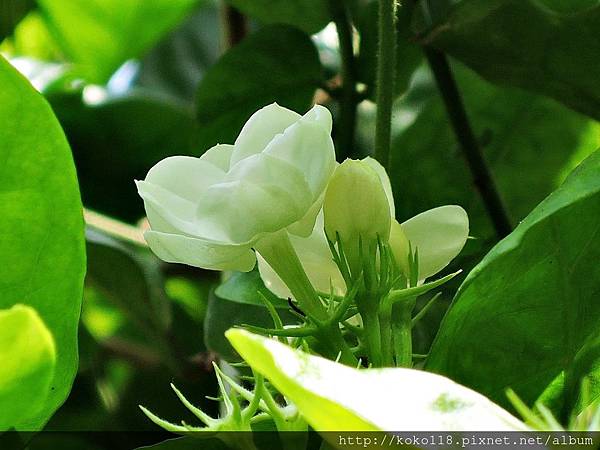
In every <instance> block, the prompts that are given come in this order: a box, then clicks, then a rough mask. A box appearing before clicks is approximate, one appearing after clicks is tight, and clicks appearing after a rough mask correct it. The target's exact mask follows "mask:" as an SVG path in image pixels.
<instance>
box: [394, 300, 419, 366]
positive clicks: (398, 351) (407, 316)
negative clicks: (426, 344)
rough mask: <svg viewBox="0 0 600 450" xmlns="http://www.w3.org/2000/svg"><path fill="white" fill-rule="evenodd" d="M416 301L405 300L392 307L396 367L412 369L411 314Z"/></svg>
mask: <svg viewBox="0 0 600 450" xmlns="http://www.w3.org/2000/svg"><path fill="white" fill-rule="evenodd" d="M415 302H416V299H415V298H412V299H410V300H405V301H402V302H399V303H397V304H395V305H394V306H393V307H392V317H393V325H392V327H393V335H394V337H393V339H394V353H395V356H396V366H397V367H408V368H410V367H412V365H413V361H412V312H413V309H414V307H415Z"/></svg>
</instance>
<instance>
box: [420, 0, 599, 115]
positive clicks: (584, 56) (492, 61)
mask: <svg viewBox="0 0 600 450" xmlns="http://www.w3.org/2000/svg"><path fill="white" fill-rule="evenodd" d="M422 5H423V7H422V8H420V11H421V15H420V16H418V17H416V22H417V23H418V25H417V28H418V29H419V32H420V39H421V41H422V42H423V43H427V44H431V45H433V46H435V47H438V48H440V49H442V50H444V51H446V52H448V53H449V54H450V55H452V56H454V57H455V58H457V59H459V60H461V61H462V62H464V63H465V64H467V65H469V66H470V67H471V68H473V69H475V70H476V71H477V72H479V73H480V74H481V75H483V76H484V77H486V78H487V79H489V80H492V81H494V82H497V83H502V84H512V85H514V86H518V87H522V88H525V89H529V90H531V91H534V92H538V93H541V94H544V95H548V96H550V97H553V98H555V99H557V100H559V101H561V102H563V103H564V104H566V105H568V106H570V107H571V108H573V109H575V110H577V111H580V112H582V113H584V114H587V115H589V116H591V117H594V118H596V119H600V84H599V83H598V79H599V78H600V58H598V54H600V38H599V37H598V29H599V28H600V4H599V3H598V2H597V1H594V0H580V1H569V2H568V3H567V2H566V1H564V0H545V1H543V2H541V1H539V0H458V1H453V2H443V6H442V7H441V8H440V7H439V3H438V2H434V1H431V0H429V1H427V2H422Z"/></svg>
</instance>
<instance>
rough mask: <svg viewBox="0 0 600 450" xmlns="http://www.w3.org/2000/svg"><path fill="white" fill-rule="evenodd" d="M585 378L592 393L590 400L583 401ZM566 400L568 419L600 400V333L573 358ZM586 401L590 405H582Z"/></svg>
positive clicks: (567, 383) (566, 379) (594, 335)
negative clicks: (573, 412)
mask: <svg viewBox="0 0 600 450" xmlns="http://www.w3.org/2000/svg"><path fill="white" fill-rule="evenodd" d="M584 377H588V381H589V383H590V391H591V392H589V393H588V394H589V396H590V398H588V399H583V398H582V396H581V395H580V394H581V385H582V381H583V379H584ZM564 398H565V405H564V409H563V415H564V416H565V417H568V416H569V415H570V414H571V412H572V411H573V410H574V409H575V408H576V411H577V412H579V411H581V410H582V409H585V408H586V407H587V406H589V405H590V404H592V403H593V402H594V401H595V400H597V399H598V398H600V332H598V331H596V332H595V333H593V334H591V335H590V337H589V338H588V339H587V341H586V342H585V343H584V345H583V346H582V347H581V350H579V352H577V354H576V355H575V357H574V358H573V363H572V364H571V366H570V367H569V369H568V370H567V371H566V376H565V394H564ZM584 400H587V402H588V403H582V401H584ZM578 401H579V404H578Z"/></svg>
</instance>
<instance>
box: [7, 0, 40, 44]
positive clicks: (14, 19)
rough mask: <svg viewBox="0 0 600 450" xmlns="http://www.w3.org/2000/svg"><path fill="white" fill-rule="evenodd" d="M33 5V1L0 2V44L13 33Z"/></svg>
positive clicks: (9, 0)
mask: <svg viewBox="0 0 600 450" xmlns="http://www.w3.org/2000/svg"><path fill="white" fill-rule="evenodd" d="M34 5H35V2H34V1H33V0H0V42H2V40H3V39H4V38H5V37H6V36H8V35H10V34H11V33H12V32H13V29H14V27H15V25H16V24H17V23H19V21H20V20H21V19H22V18H23V17H25V16H26V15H27V13H28V12H29V10H31V8H33V6H34Z"/></svg>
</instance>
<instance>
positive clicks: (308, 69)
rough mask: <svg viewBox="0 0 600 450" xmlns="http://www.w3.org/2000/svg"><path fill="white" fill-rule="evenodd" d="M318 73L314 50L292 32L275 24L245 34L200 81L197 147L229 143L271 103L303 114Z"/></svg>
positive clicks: (308, 106)
mask: <svg viewBox="0 0 600 450" xmlns="http://www.w3.org/2000/svg"><path fill="white" fill-rule="evenodd" d="M321 70H322V68H321V64H320V62H319V58H318V54H317V51H316V49H315V46H314V45H313V43H312V41H311V40H310V38H309V37H308V36H307V35H306V34H304V33H302V32H301V31H299V30H297V29H294V28H291V27H287V26H282V25H277V26H270V27H264V28H262V29H261V30H259V31H258V32H256V33H254V34H252V35H250V36H248V37H247V38H246V39H245V40H244V41H242V42H241V43H240V44H238V45H236V46H235V47H234V48H232V49H231V50H229V51H228V52H227V53H225V54H224V55H223V56H222V57H221V59H220V60H219V61H218V62H217V63H216V64H215V65H214V66H212V67H211V68H210V69H209V70H208V72H207V73H206V75H205V77H204V78H203V79H202V82H201V83H200V86H199V88H198V92H197V97H196V100H197V104H196V106H197V111H198V112H197V119H198V124H199V127H200V133H199V135H200V143H199V147H200V148H204V149H208V148H209V147H212V146H213V145H214V144H218V143H233V141H234V140H235V138H236V136H237V135H238V133H239V132H240V129H241V128H242V125H243V124H244V122H246V120H247V119H248V118H249V117H250V116H251V115H252V113H254V112H255V111H257V110H258V109H260V108H261V107H263V106H266V105H268V104H270V103H273V102H278V103H279V104H280V105H281V106H285V107H287V108H290V109H292V110H294V111H298V112H300V113H304V112H305V111H307V110H308V109H309V108H310V105H311V103H312V98H313V94H314V92H315V90H316V88H317V87H318V86H319V84H320V82H321ZM240 74H244V76H243V77H241V76H240Z"/></svg>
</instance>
